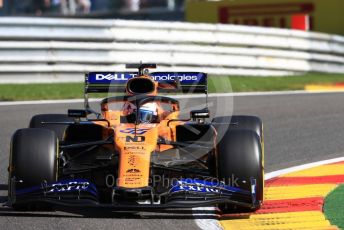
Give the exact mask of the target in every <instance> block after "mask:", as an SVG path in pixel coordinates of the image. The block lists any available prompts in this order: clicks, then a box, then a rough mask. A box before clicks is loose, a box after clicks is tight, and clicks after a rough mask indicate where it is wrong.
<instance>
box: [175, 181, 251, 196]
mask: <svg viewBox="0 0 344 230" xmlns="http://www.w3.org/2000/svg"><path fill="white" fill-rule="evenodd" d="M183 191H184V192H198V193H214V194H228V195H230V194H233V193H240V194H244V195H251V193H250V191H246V190H243V189H240V188H237V187H232V186H228V185H225V184H224V183H223V182H219V181H216V182H214V181H207V180H198V179H190V178H188V179H180V180H177V181H174V183H173V184H172V187H171V189H170V193H176V192H183Z"/></svg>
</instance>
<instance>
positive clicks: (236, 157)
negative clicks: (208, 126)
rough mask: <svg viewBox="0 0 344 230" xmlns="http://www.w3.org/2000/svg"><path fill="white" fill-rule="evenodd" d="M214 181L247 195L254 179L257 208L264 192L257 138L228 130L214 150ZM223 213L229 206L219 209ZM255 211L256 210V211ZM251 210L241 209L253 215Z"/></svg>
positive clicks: (255, 134) (251, 132)
mask: <svg viewBox="0 0 344 230" xmlns="http://www.w3.org/2000/svg"><path fill="white" fill-rule="evenodd" d="M217 151H218V155H217V169H218V178H219V179H220V180H224V181H225V182H226V184H228V185H230V186H234V187H239V188H240V189H244V190H247V191H251V184H250V180H251V178H254V179H256V197H255V198H256V200H257V201H259V203H260V204H261V203H262V201H263V190H264V166H263V153H262V146H261V141H260V137H259V136H258V135H257V133H256V132H254V131H252V130H246V129H242V130H240V129H235V130H228V131H227V132H226V133H225V134H224V136H223V138H222V139H221V140H220V142H219V144H218V146H217ZM219 208H220V209H221V210H222V211H223V212H228V211H232V210H233V208H235V207H233V206H232V205H229V204H225V205H219ZM258 208H259V207H257V208H256V209H258ZM253 210H255V209H246V210H245V209H244V210H243V211H253Z"/></svg>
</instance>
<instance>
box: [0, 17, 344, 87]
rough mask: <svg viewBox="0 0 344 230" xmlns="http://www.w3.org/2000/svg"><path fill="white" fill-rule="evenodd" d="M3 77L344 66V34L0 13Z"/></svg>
mask: <svg viewBox="0 0 344 230" xmlns="http://www.w3.org/2000/svg"><path fill="white" fill-rule="evenodd" d="M0 60H1V62H0V67H1V68H0V83H18V82H24V83H29V82H78V81H82V79H83V75H84V73H85V72H89V71H122V70H124V65H123V63H138V62H140V61H142V62H153V63H157V64H158V65H159V66H160V68H159V70H162V71H164V70H166V71H185V70H187V71H204V72H207V73H209V74H214V75H253V76H267V75H271V76H284V75H291V74H303V73H307V72H319V73H344V37H341V36H336V35H328V34H321V33H309V32H303V31H292V30H284V29H272V28H269V29H268V28H260V27H247V26H237V25H221V24H194V23H182V22H152V21H130V20H94V19H92V20H90V19H53V18H49V19H47V18H12V17H11V18H6V17H4V18H0Z"/></svg>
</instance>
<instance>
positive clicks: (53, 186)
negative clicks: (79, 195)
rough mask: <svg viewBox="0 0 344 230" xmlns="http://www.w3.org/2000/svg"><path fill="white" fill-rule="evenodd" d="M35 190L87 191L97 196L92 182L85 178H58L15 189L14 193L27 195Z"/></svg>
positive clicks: (61, 192)
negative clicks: (54, 180)
mask: <svg viewBox="0 0 344 230" xmlns="http://www.w3.org/2000/svg"><path fill="white" fill-rule="evenodd" d="M35 192H44V193H46V194H55V193H59V194H63V193H70V192H89V193H91V194H92V195H94V196H98V192H97V188H96V186H95V185H94V184H92V183H91V182H89V181H88V180H86V179H70V180H60V181H57V182H54V183H48V184H45V185H43V184H42V185H37V186H33V187H29V188H24V189H17V190H16V195H17V196H20V195H28V194H30V193H35Z"/></svg>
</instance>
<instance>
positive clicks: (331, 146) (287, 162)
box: [0, 93, 344, 229]
mask: <svg viewBox="0 0 344 230" xmlns="http://www.w3.org/2000/svg"><path fill="white" fill-rule="evenodd" d="M188 100H189V101H188V102H187V104H188V107H196V108H197V106H195V105H197V104H200V103H201V101H200V99H199V98H194V99H188ZM214 100H217V103H216V104H217V105H221V106H227V105H226V104H225V101H226V100H225V99H224V98H220V99H216V98H214V97H210V98H209V102H210V104H211V103H212V101H213V102H214ZM221 100H223V102H222V101H221ZM184 101H185V99H181V103H182V104H183V103H184ZM233 101H234V107H233V108H234V114H247V115H257V116H259V117H261V118H262V120H263V122H264V131H265V165H266V172H271V171H274V170H278V169H283V168H286V167H290V166H295V165H299V164H303V163H309V162H314V161H319V160H324V159H330V158H335V157H339V156H343V152H344V151H343V148H344V145H343V143H344V142H343V140H344V93H321V94H290V95H260V96H257V95H253V96H235V97H234V99H233ZM68 108H82V103H72V104H39V105H6V106H5V105H2V106H0V114H1V120H0V130H1V131H0V159H1V164H0V202H1V203H4V202H6V200H7V167H8V156H9V146H10V140H11V135H12V134H13V132H14V131H15V130H16V129H18V128H24V127H27V126H28V123H29V120H30V118H31V116H33V115H34V114H38V113H64V112H66V110H67V109H68ZM198 108H201V107H198ZM219 115H220V114H219ZM222 115H225V114H222ZM194 214H197V215H196V216H194ZM209 214H211V211H206V210H204V211H194V212H193V211H192V210H191V209H179V210H172V211H171V210H168V211H159V212H152V213H150V212H143V213H134V214H131V213H108V212H103V211H97V212H94V211H93V212H92V211H87V212H84V213H81V214H80V213H75V212H73V213H71V212H67V211H56V212H15V211H13V210H11V209H9V208H7V207H4V206H3V205H0V229H198V226H197V224H196V222H195V220H194V218H201V219H202V218H213V217H212V216H211V215H210V216H209Z"/></svg>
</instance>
